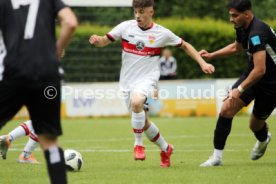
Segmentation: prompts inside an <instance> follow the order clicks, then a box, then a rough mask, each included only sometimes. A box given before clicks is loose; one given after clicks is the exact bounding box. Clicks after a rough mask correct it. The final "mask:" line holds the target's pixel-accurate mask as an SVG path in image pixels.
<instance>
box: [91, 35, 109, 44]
mask: <svg viewBox="0 0 276 184" xmlns="http://www.w3.org/2000/svg"><path fill="white" fill-rule="evenodd" d="M89 43H90V44H91V45H95V46H96V47H105V46H107V45H109V44H110V43H112V42H111V41H110V39H108V38H107V36H98V35H95V34H93V35H92V36H91V37H90V38H89Z"/></svg>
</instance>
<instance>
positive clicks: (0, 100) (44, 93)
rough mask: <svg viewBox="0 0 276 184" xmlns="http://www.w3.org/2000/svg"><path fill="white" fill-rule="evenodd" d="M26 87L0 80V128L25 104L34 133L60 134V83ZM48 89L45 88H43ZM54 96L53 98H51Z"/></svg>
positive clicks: (25, 85) (26, 85)
mask: <svg viewBox="0 0 276 184" xmlns="http://www.w3.org/2000/svg"><path fill="white" fill-rule="evenodd" d="M47 87H48V86H47V85H39V87H34V86H32V87H30V86H29V87H28V84H24V85H21V86H20V85H10V84H9V83H4V82H0V107H1V108H0V129H1V128H2V127H3V126H4V125H5V124H6V123H7V121H9V120H10V119H12V118H13V117H14V115H15V114H16V113H17V112H18V111H19V110H20V109H21V107H22V106H23V105H25V106H26V107H27V109H28V111H29V114H30V117H31V120H32V124H33V127H34V130H35V133H36V134H38V135H39V134H45V133H46V134H51V135H55V136H58V135H61V134H62V130H61V123H60V101H61V90H60V88H61V87H60V85H55V86H54V88H55V89H53V88H47ZM46 88H47V89H48V90H45V89H46ZM53 97H54V98H53Z"/></svg>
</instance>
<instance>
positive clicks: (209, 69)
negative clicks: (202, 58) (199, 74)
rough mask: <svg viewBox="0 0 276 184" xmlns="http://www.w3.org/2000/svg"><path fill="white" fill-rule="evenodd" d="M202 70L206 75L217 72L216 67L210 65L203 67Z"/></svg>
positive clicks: (206, 64) (205, 64)
mask: <svg viewBox="0 0 276 184" xmlns="http://www.w3.org/2000/svg"><path fill="white" fill-rule="evenodd" d="M201 70H202V71H203V72H204V73H206V74H212V73H214V72H215V67H214V66H213V65H211V64H209V63H204V64H203V65H201Z"/></svg>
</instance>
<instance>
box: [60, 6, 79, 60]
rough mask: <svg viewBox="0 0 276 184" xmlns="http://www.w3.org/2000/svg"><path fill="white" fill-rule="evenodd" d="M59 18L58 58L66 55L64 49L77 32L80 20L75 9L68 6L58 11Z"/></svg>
mask: <svg viewBox="0 0 276 184" xmlns="http://www.w3.org/2000/svg"><path fill="white" fill-rule="evenodd" d="M58 19H59V21H60V25H61V31H60V36H59V38H58V40H57V44H56V46H57V55H58V58H59V59H60V58H62V57H63V56H62V55H64V49H65V48H66V46H67V45H68V43H69V41H70V39H71V37H72V35H73V33H74V32H75V30H76V28H77V26H78V21H77V18H76V16H75V14H74V13H73V11H72V10H71V9H70V8H68V7H66V8H63V9H61V10H60V11H59V12H58Z"/></svg>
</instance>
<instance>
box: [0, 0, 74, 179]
mask: <svg viewBox="0 0 276 184" xmlns="http://www.w3.org/2000/svg"><path fill="white" fill-rule="evenodd" d="M56 19H58V20H59V21H60V25H61V30H60V36H59V38H58V40H56V38H55V23H56ZM76 27H77V19H76V17H75V15H74V13H73V12H72V10H71V9H70V8H68V7H66V6H65V5H64V3H63V2H62V1H61V0H1V1H0V106H1V109H0V129H1V128H2V127H3V126H4V125H5V124H6V123H7V122H8V121H9V120H10V119H12V118H13V116H14V115H15V114H16V113H17V112H18V111H19V110H20V109H21V107H22V106H23V105H25V106H26V107H27V109H28V111H29V114H30V117H31V120H32V124H33V128H34V130H35V133H36V134H37V136H38V140H39V142H40V145H41V148H42V150H43V151H44V156H45V159H46V163H47V168H48V174H49V178H50V181H51V183H52V184H66V183H67V177H66V169H65V161H64V154H63V149H62V148H60V147H59V146H58V136H60V135H61V134H62V128H61V123H60V101H61V89H60V88H61V83H60V80H61V76H60V73H59V65H60V63H59V59H60V57H61V55H62V52H63V50H64V49H65V47H66V46H67V45H68V43H69V41H70V38H71V36H72V34H73V32H74V31H75V29H76ZM8 146H9V137H7V136H3V137H1V139H0V151H1V153H0V154H1V156H2V158H3V159H6V156H7V150H8ZM45 180H47V179H45Z"/></svg>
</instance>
